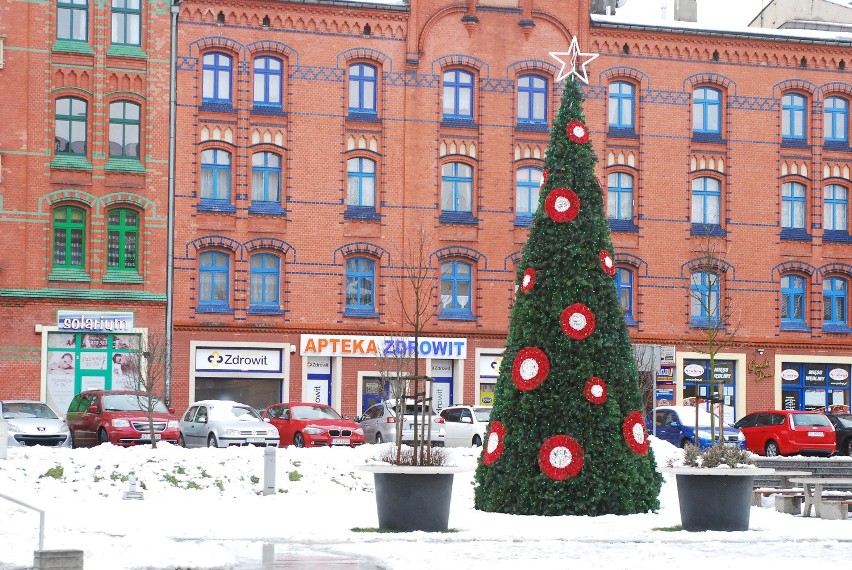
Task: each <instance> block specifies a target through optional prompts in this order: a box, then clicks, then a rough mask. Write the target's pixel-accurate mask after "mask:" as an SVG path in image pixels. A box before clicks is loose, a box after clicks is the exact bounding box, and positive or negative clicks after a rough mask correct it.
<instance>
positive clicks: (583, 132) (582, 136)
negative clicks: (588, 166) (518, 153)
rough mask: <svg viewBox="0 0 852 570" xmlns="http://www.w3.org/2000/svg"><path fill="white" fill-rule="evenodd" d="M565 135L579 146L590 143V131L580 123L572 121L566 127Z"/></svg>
mask: <svg viewBox="0 0 852 570" xmlns="http://www.w3.org/2000/svg"><path fill="white" fill-rule="evenodd" d="M565 134H567V135H568V140H570V141H571V142H575V143H577V144H586V143H587V142H589V129H587V128H586V125H584V124H583V123H581V122H580V121H571V122H570V123H568V126H567V127H565Z"/></svg>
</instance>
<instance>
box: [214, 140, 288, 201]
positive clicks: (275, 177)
mask: <svg viewBox="0 0 852 570" xmlns="http://www.w3.org/2000/svg"><path fill="white" fill-rule="evenodd" d="M227 196H230V192H229V193H228V194H227ZM251 201H252V203H255V202H272V203H275V204H280V203H281V157H280V156H278V155H277V154H275V153H272V152H256V153H254V154H253V155H252V156H251Z"/></svg>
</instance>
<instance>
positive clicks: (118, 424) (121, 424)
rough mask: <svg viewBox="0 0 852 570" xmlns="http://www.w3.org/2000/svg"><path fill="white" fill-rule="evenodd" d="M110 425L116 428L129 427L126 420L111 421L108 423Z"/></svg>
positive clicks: (128, 422)
mask: <svg viewBox="0 0 852 570" xmlns="http://www.w3.org/2000/svg"><path fill="white" fill-rule="evenodd" d="M110 423H112V427H117V428H124V427H130V421H128V420H119V419H116V420H112V422H110Z"/></svg>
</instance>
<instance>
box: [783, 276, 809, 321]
mask: <svg viewBox="0 0 852 570" xmlns="http://www.w3.org/2000/svg"><path fill="white" fill-rule="evenodd" d="M804 326H805V280H804V278H802V277H800V276H798V275H784V276H783V277H781V328H782V329H783V328H803V327H804Z"/></svg>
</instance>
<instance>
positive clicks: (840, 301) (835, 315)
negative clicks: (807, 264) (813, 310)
mask: <svg viewBox="0 0 852 570" xmlns="http://www.w3.org/2000/svg"><path fill="white" fill-rule="evenodd" d="M848 302H849V300H848V297H847V294H846V279H843V278H842V277H828V278H826V279H825V280H824V281H823V282H822V322H823V326H824V327H827V328H831V327H834V328H842V329H844V330H845V329H846V328H847V322H846V315H847V310H846V309H847V307H848Z"/></svg>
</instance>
